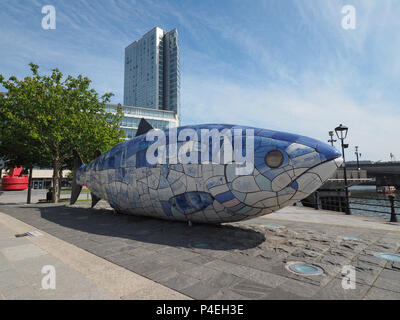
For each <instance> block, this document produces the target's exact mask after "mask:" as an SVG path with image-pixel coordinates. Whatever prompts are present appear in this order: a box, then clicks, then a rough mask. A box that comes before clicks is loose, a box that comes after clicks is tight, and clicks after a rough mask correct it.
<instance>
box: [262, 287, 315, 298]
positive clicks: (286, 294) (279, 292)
mask: <svg viewBox="0 0 400 320" xmlns="http://www.w3.org/2000/svg"><path fill="white" fill-rule="evenodd" d="M308 299H310V298H309V297H305V296H301V295H296V294H294V293H293V292H290V291H285V290H283V289H282V288H280V287H278V288H275V289H274V290H273V291H271V292H270V293H268V294H266V295H265V296H263V297H262V298H260V300H308Z"/></svg>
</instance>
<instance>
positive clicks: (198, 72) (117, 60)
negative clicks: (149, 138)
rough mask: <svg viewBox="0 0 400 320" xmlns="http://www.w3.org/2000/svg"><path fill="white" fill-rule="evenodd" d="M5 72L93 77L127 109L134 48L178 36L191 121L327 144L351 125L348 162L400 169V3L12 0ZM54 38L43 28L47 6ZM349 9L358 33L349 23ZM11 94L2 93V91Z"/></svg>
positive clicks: (8, 0)
mask: <svg viewBox="0 0 400 320" xmlns="http://www.w3.org/2000/svg"><path fill="white" fill-rule="evenodd" d="M1 4H2V10H1V11H0V31H1V41H0V73H1V74H3V75H4V76H6V77H9V76H11V75H16V76H18V77H24V76H25V75H27V74H28V73H29V67H28V63H29V62H30V61H32V62H34V63H36V64H38V65H39V66H40V70H41V71H42V72H44V73H48V72H50V70H51V69H52V68H54V67H57V68H59V69H60V70H61V71H62V72H63V73H64V74H65V75H68V74H71V75H74V76H76V75H78V74H83V75H85V76H88V77H89V78H90V79H92V81H93V83H92V84H93V87H94V88H95V89H96V90H97V91H98V92H99V93H105V92H113V93H114V94H115V96H114V97H113V100H112V102H114V103H122V100H123V61H124V48H125V47H126V46H127V45H128V44H130V43H131V42H133V41H134V40H137V39H139V38H140V37H141V36H142V35H143V34H144V33H146V32H147V31H148V30H150V29H151V28H153V27H154V26H159V27H161V28H163V29H165V30H167V31H169V30H170V29H172V28H175V27H176V28H177V29H178V32H179V44H180V50H181V106H182V107H181V108H182V116H181V123H182V124H198V123H215V122H220V123H235V124H242V125H250V126H256V127H262V128H268V129H275V130H281V131H288V132H293V133H299V134H303V135H307V136H310V137H313V138H317V139H320V140H324V141H326V140H327V138H328V131H329V130H332V129H333V128H334V127H336V126H337V125H339V124H340V123H343V124H345V125H347V126H348V127H349V128H350V130H349V134H348V143H349V144H350V148H349V150H348V152H347V155H348V157H347V158H348V159H349V160H352V159H354V158H355V155H354V146H355V145H358V146H359V150H360V152H361V153H362V158H361V159H371V160H389V153H390V152H393V153H394V154H395V156H396V157H397V159H398V160H400V143H399V142H398V140H399V137H400V90H399V86H400V80H399V79H400V77H399V75H400V37H399V31H400V19H399V18H398V17H399V16H400V2H399V1H396V0H393V1H390V0H360V1H353V0H346V1H339V0H337V1H336V0H324V1H320V0H307V1H291V0H265V1H261V0H260V1H256V0H251V1H250V0H247V1H244V0H240V1H236V0H214V1H211V0H196V1H194V0H185V1H184V0H175V1H166V0H162V1H156V0H140V1H122V0H121V1H118V0H102V1H77V0H71V1H52V0H46V1H40V0H23V1H22V0H2V1H1ZM49 4H50V5H53V6H54V7H55V9H56V29H55V30H44V29H42V27H41V21H42V18H43V17H44V15H43V14H42V13H41V9H42V7H43V6H44V5H49ZM344 5H353V6H354V7H355V9H356V18H357V20H356V29H355V30H345V29H343V28H342V26H341V21H342V18H343V16H344V15H343V14H342V13H341V10H342V7H343V6H344ZM0 90H1V88H0Z"/></svg>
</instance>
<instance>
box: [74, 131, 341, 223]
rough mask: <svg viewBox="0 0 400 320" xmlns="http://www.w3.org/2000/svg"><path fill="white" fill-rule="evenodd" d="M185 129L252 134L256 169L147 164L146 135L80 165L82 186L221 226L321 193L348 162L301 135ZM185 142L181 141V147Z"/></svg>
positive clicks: (126, 207) (117, 203)
mask: <svg viewBox="0 0 400 320" xmlns="http://www.w3.org/2000/svg"><path fill="white" fill-rule="evenodd" d="M185 128H190V129H194V130H196V131H197V132H198V133H199V134H198V136H199V137H200V136H201V135H200V130H201V129H218V130H220V131H221V130H223V129H229V130H234V129H242V130H244V129H253V130H254V170H253V171H252V173H251V174H248V175H240V176H238V175H236V172H235V163H230V164H225V165H224V164H217V163H209V164H170V163H169V162H168V161H167V163H166V164H162V165H160V164H157V165H152V164H149V163H148V162H147V160H146V150H147V148H148V147H149V146H150V145H151V144H152V143H154V142H152V141H151V142H148V141H146V140H145V136H146V135H141V136H139V137H136V138H134V139H131V140H128V141H125V142H123V143H121V144H118V145H117V146H115V147H113V148H112V149H110V150H109V151H107V152H106V153H104V154H102V155H101V156H100V157H98V158H97V159H95V160H94V161H92V162H91V163H89V164H88V165H86V166H82V167H81V168H80V169H79V170H78V172H77V182H78V183H79V184H81V185H86V186H87V187H88V188H89V189H90V190H91V191H92V192H93V193H94V194H95V195H96V196H98V197H100V198H102V199H105V200H107V201H108V202H109V203H110V205H111V206H112V207H113V208H114V209H115V210H117V211H120V212H123V213H127V214H135V215H146V216H152V217H156V218H163V219H171V220H181V221H193V222H203V223H221V222H233V221H239V220H246V219H251V218H254V217H257V216H260V215H264V214H267V213H271V212H273V211H276V210H279V209H280V208H283V207H285V206H289V205H292V204H293V203H295V202H297V201H298V200H301V199H303V198H305V197H307V196H308V195H309V194H310V193H312V192H314V191H315V190H316V189H318V188H319V187H320V186H321V185H322V184H323V183H324V182H325V181H326V180H327V179H329V178H330V177H331V176H332V175H333V174H334V173H335V171H336V169H337V168H338V167H339V166H340V165H341V164H342V158H341V155H340V153H339V152H338V151H337V150H336V149H335V148H333V147H331V146H329V145H327V144H325V143H323V142H320V141H317V140H314V139H311V138H307V137H304V136H300V135H295V134H290V133H285V132H278V131H272V130H266V129H257V128H251V127H242V126H233V125H221V124H217V125H198V126H185V127H179V128H178V134H179V132H180V130H183V129H185ZM165 132H166V136H167V144H168V142H169V138H168V131H165ZM182 143H183V142H178V148H179V147H180V145H181V144H182ZM243 149H245V146H243ZM211 150H212V148H211V147H210V159H211V152H212V151H211ZM272 150H279V151H280V152H281V154H282V155H283V162H282V163H281V165H280V166H279V167H277V168H271V167H269V166H268V165H267V163H266V155H267V154H268V152H270V151H272ZM198 152H199V154H198V158H199V161H201V152H200V151H198ZM167 160H168V156H167Z"/></svg>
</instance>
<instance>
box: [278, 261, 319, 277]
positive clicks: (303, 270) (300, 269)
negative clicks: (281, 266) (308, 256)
mask: <svg viewBox="0 0 400 320" xmlns="http://www.w3.org/2000/svg"><path fill="white" fill-rule="evenodd" d="M285 268H286V269H287V270H289V271H290V272H292V273H295V274H297V275H301V276H319V275H321V274H323V273H324V270H323V269H322V268H320V267H318V266H316V265H313V264H308V263H304V262H296V261H294V262H288V263H286V266H285Z"/></svg>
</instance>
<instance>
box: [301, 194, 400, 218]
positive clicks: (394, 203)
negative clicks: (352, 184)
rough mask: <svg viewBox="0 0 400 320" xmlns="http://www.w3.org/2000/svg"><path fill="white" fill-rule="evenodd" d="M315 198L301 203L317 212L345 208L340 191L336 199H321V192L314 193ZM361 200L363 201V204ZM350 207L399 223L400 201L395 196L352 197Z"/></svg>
mask: <svg viewBox="0 0 400 320" xmlns="http://www.w3.org/2000/svg"><path fill="white" fill-rule="evenodd" d="M313 198H314V199H313V200H312V199H310V197H308V198H306V199H304V200H302V201H301V202H302V203H303V205H305V206H308V207H313V208H315V209H317V210H320V209H323V210H334V211H343V209H344V206H345V198H344V197H343V195H341V194H340V191H338V195H337V196H335V197H333V196H329V197H320V193H319V191H316V192H315V193H314V197H313ZM328 200H329V201H328ZM359 200H363V201H362V202H361V201H359ZM377 201H379V203H377ZM335 202H336V204H335ZM340 202H342V203H340ZM382 202H389V203H388V204H383V203H382ZM349 206H350V210H358V211H365V212H373V213H379V214H385V215H390V222H398V219H397V216H400V200H399V199H396V198H395V196H393V195H388V196H387V197H384V198H383V197H382V198H373V197H357V196H350V197H349ZM371 207H377V208H378V209H371ZM380 208H388V209H390V212H388V211H383V209H381V210H380ZM396 211H397V213H396ZM343 212H344V211H343Z"/></svg>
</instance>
